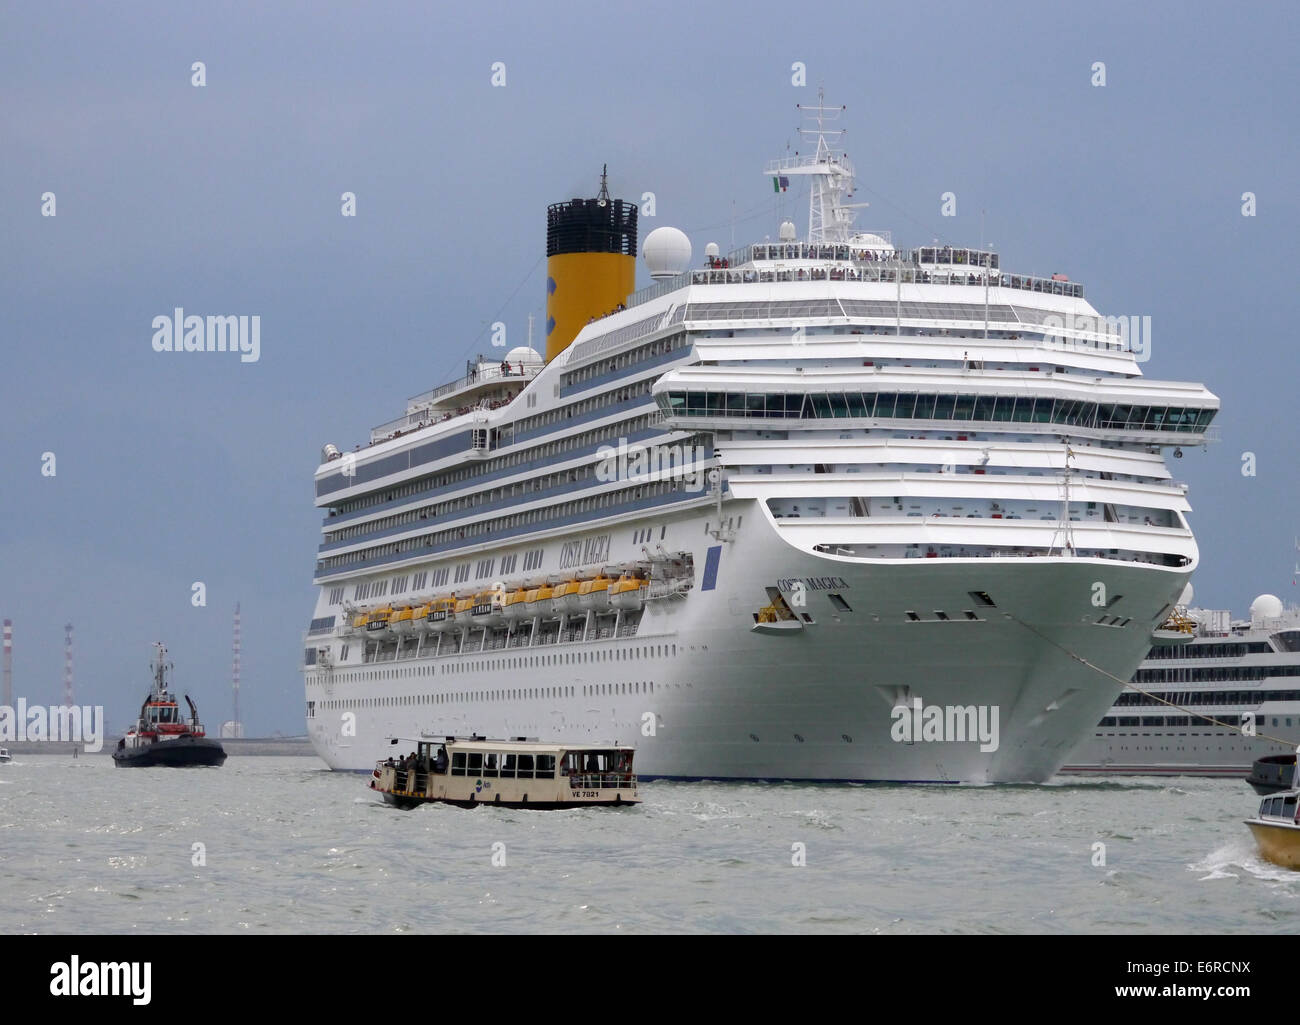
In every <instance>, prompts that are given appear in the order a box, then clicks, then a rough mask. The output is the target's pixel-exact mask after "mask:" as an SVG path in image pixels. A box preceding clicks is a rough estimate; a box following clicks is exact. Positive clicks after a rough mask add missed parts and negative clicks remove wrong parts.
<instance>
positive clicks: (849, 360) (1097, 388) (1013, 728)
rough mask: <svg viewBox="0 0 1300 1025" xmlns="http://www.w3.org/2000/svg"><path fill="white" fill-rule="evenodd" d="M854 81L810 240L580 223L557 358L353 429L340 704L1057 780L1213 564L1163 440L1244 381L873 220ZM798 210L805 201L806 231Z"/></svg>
mask: <svg viewBox="0 0 1300 1025" xmlns="http://www.w3.org/2000/svg"><path fill="white" fill-rule="evenodd" d="M840 110H841V108H834V109H832V108H829V107H826V106H824V105H822V104H821V103H819V104H817V105H816V106H814V107H812V108H805V115H806V116H809V117H810V119H811V120H810V122H809V127H808V129H807V132H808V134H807V138H808V139H809V142H810V151H809V152H807V153H805V154H803V155H796V156H792V157H787V158H785V159H782V160H778V161H773V162H772V163H771V164H770V165H769V166H768V167H767V168H766V172H765V173H766V174H767V175H768V177H769V178H770V184H771V186H772V188H773V189H775V190H778V191H780V190H783V189H784V188H785V187H786V186H788V184H789V182H790V181H791V180H792V179H794V180H798V179H802V180H803V181H804V182H806V186H807V189H808V228H807V233H806V237H805V238H804V239H803V240H798V239H797V238H796V231H795V227H794V225H793V224H792V223H790V222H788V221H784V222H782V223H781V224H780V227H779V231H778V232H777V234H778V239H779V241H776V242H772V241H763V242H759V243H755V244H753V245H748V246H745V247H744V248H742V249H740V250H738V251H736V252H733V253H731V254H729V255H727V256H722V255H721V254H720V253H719V252H718V250H717V247H716V246H714V245H713V244H710V245H709V246H708V247H707V248H706V253H705V259H704V260H703V261H702V264H703V266H700V267H697V268H695V269H691V262H692V261H691V256H690V249H691V246H690V242H689V240H688V239H687V238H686V236H685V235H684V234H683V233H682V232H680V231H677V230H676V229H673V228H659V229H657V230H656V231H654V232H652V233H651V234H650V235H649V237H648V238H647V239H646V240H645V245H644V254H643V255H644V257H645V261H646V263H647V266H648V270H649V272H650V275H651V277H652V278H653V279H654V282H653V284H651V285H649V286H648V287H645V288H642V289H641V290H640V291H636V292H634V291H633V287H634V277H635V264H636V253H637V238H636V235H637V214H638V210H637V207H636V206H635V205H634V204H631V203H627V202H624V201H620V200H614V199H611V198H610V197H609V195H608V193H607V191H606V190H605V188H604V185H603V182H602V188H601V193H600V195H599V197H598V198H596V199H575V200H572V201H569V202H565V203H559V204H556V205H554V206H552V207H551V208H550V209H549V210H548V230H547V252H548V264H547V269H548V279H547V291H548V295H547V314H548V317H547V324H546V333H547V352H546V356H545V358H543V357H542V356H541V355H539V354H538V353H536V352H533V351H532V350H531V349H528V348H520V349H515V350H512V351H510V352H505V350H504V349H502V350H499V354H498V355H494V356H491V357H481V358H479V359H478V360H476V361H473V362H471V364H470V365H469V366H468V367H467V373H466V375H465V376H464V377H462V378H459V379H458V380H455V381H452V382H449V383H447V384H444V385H443V386H441V387H439V388H435V389H433V390H432V391H428V392H424V393H423V394H420V395H417V396H415V397H414V398H412V399H409V400H408V401H407V405H406V411H405V413H404V414H403V415H402V416H401V417H400V418H398V419H397V420H395V421H393V422H390V423H387V424H384V425H383V426H381V427H378V428H375V429H374V430H373V431H372V432H371V436H370V443H369V444H368V445H366V446H365V447H358V449H357V450H356V451H354V452H348V453H340V451H339V450H338V449H337V448H335V447H334V446H332V445H330V446H326V448H325V449H324V450H323V453H322V457H323V461H322V463H321V465H320V466H319V467H318V468H317V470H316V474H315V490H316V505H317V507H318V508H320V509H322V510H323V511H324V516H325V518H324V522H323V524H322V528H321V529H322V535H323V536H322V540H321V544H320V548H319V552H318V555H317V560H316V573H315V582H316V583H317V584H318V585H319V587H320V592H319V597H318V600H317V604H316V610H315V614H314V617H313V619H312V622H311V625H310V628H309V630H308V632H307V634H306V638H305V658H304V667H303V668H304V677H305V687H306V703H307V708H306V715H307V725H308V728H309V732H310V736H311V738H312V742H313V744H314V745H315V749H316V751H317V752H318V753H319V754H320V756H321V757H322V758H323V759H324V760H325V761H326V762H327V763H328V764H329V765H330V766H332V767H334V768H338V769H354V770H357V769H365V770H368V769H369V768H370V767H371V766H373V765H374V763H375V761H376V759H377V758H380V757H382V756H383V755H385V754H387V753H389V752H390V751H391V748H390V747H389V738H390V737H404V738H410V737H412V736H415V735H417V734H422V733H427V734H429V735H446V734H457V735H465V734H470V733H477V734H482V735H487V736H496V737H512V736H524V737H540V738H543V739H546V740H554V741H565V742H578V741H582V742H593V741H599V742H602V743H603V742H610V743H614V742H617V743H633V744H635V745H636V747H637V763H638V769H639V771H640V774H641V775H642V776H643V777H649V778H654V777H671V778H685V779H692V778H712V779H792V780H861V781H876V780H879V781H969V782H990V781H1042V780H1045V779H1047V778H1048V777H1050V776H1051V775H1052V774H1053V773H1055V772H1056V771H1057V769H1059V768H1060V766H1061V765H1062V764H1063V762H1064V761H1065V760H1066V758H1067V757H1068V756H1069V754H1070V752H1071V751H1072V750H1073V749H1074V747H1075V746H1076V744H1078V743H1079V742H1080V741H1081V740H1082V739H1083V738H1085V737H1086V736H1088V735H1089V734H1091V733H1092V731H1093V730H1094V728H1095V726H1096V724H1097V722H1098V720H1099V719H1100V718H1101V717H1102V715H1103V713H1105V712H1106V710H1107V709H1108V708H1109V707H1110V706H1111V704H1112V703H1113V702H1114V700H1115V697H1116V695H1117V694H1118V693H1119V690H1120V687H1121V683H1120V682H1117V681H1123V680H1127V679H1129V677H1130V676H1131V675H1132V673H1133V671H1134V669H1135V668H1136V667H1137V665H1138V663H1139V662H1140V661H1141V659H1142V657H1143V656H1144V655H1145V654H1146V652H1147V650H1148V649H1149V648H1150V647H1151V645H1152V643H1153V631H1155V630H1156V629H1157V628H1159V627H1160V626H1161V624H1162V623H1163V622H1164V620H1165V618H1166V616H1167V614H1168V613H1169V612H1170V610H1171V609H1172V608H1173V606H1174V603H1175V601H1176V599H1177V598H1178V596H1179V594H1180V593H1181V592H1182V591H1183V589H1184V586H1185V585H1186V583H1187V581H1188V578H1189V576H1190V575H1191V573H1192V572H1193V570H1194V569H1195V568H1196V565H1197V561H1198V554H1197V548H1196V543H1195V541H1194V539H1193V536H1192V531H1191V529H1190V528H1189V526H1188V523H1187V520H1186V518H1185V514H1186V513H1187V511H1188V510H1189V505H1188V502H1187V498H1186V487H1185V486H1184V485H1182V484H1180V483H1178V482H1177V481H1175V480H1173V479H1171V474H1170V472H1169V470H1168V468H1167V467H1166V465H1165V461H1164V459H1163V452H1164V451H1165V450H1166V449H1169V448H1175V447H1177V446H1188V445H1197V444H1203V443H1204V442H1205V441H1206V440H1207V434H1208V425H1209V423H1210V421H1211V420H1212V419H1213V417H1214V415H1215V413H1216V411H1217V409H1218V400H1217V398H1216V397H1215V396H1214V395H1213V394H1211V393H1210V392H1209V391H1207V390H1206V389H1205V387H1203V386H1202V385H1200V384H1189V383H1176V382H1167V381H1152V380H1147V379H1144V378H1143V377H1142V375H1141V371H1140V368H1139V363H1138V360H1137V358H1136V355H1135V351H1134V349H1135V346H1134V345H1131V344H1126V342H1125V337H1124V334H1123V333H1122V332H1121V331H1120V329H1119V328H1118V327H1117V325H1116V322H1115V320H1113V319H1112V320H1110V321H1107V319H1106V318H1101V317H1099V316H1098V314H1097V312H1096V311H1095V310H1094V309H1093V307H1092V306H1091V305H1090V304H1089V303H1088V301H1087V300H1086V299H1085V297H1084V290H1083V287H1082V285H1080V284H1078V283H1076V282H1071V281H1068V280H1065V279H1064V278H1063V277H1062V276H1061V275H1056V274H1052V275H1050V276H1042V277H1038V276H1030V275H1024V274H1010V273H1007V272H1006V271H1004V270H1002V269H1001V266H1000V261H999V258H998V256H997V254H995V253H993V252H991V251H986V250H973V249H964V248H959V247H954V246H951V245H939V244H935V245H926V246H921V247H919V248H915V249H901V248H896V247H895V246H894V245H893V244H892V241H891V238H890V235H889V234H888V233H887V232H882V231H876V232H862V231H858V230H856V229H855V228H854V226H853V217H854V206H855V205H857V204H850V203H848V202H847V200H848V199H849V198H850V197H851V195H852V190H853V169H852V166H851V164H850V163H849V161H848V159H847V158H846V157H845V156H844V155H842V154H841V153H839V152H835V151H834V144H836V143H838V141H839V139H838V134H837V132H836V131H835V130H834V128H833V124H832V119H833V118H834V117H836V116H838V114H839V113H840ZM774 223H775V218H774Z"/></svg>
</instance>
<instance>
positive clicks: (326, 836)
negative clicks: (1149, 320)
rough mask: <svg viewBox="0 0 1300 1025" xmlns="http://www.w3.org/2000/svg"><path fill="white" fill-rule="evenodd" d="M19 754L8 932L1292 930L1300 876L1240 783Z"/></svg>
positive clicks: (3, 792)
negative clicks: (1036, 782)
mask: <svg viewBox="0 0 1300 1025" xmlns="http://www.w3.org/2000/svg"><path fill="white" fill-rule="evenodd" d="M16 757H17V760H16V761H15V762H14V763H13V764H11V765H5V766H0V894H2V895H3V896H2V897H0V931H3V932H7V933H14V932H77V933H81V932H130V931H141V932H150V933H154V932H185V933H189V932H222V933H226V932H250V933H268V932H282V933H290V932H343V933H347V932H362V933H371V932H534V931H536V932H542V931H555V930H578V931H608V932H614V931H626V932H646V931H691V932H713V931H724V932H759V931H789V932H885V933H918V932H920V933H933V932H1005V933H1015V932H1112V931H1113V932H1172V931H1180V932H1181V931H1197V932H1200V931H1216V932H1218V931H1224V932H1252V933H1255V932H1263V933H1269V932H1276V933H1293V932H1297V931H1300V873H1291V872H1287V871H1284V870H1282V869H1278V868H1275V867H1273V866H1271V865H1269V864H1267V863H1265V862H1261V861H1260V860H1259V858H1258V857H1257V856H1256V854H1255V848H1254V843H1253V841H1252V840H1251V837H1250V833H1249V830H1247V829H1246V827H1245V826H1244V825H1243V824H1242V819H1244V818H1245V817H1247V816H1248V815H1249V814H1251V813H1252V811H1253V810H1254V808H1255V807H1256V804H1257V799H1256V798H1255V796H1254V793H1253V791H1251V790H1250V788H1249V787H1247V786H1246V784H1245V783H1244V782H1237V781H1232V780H1202V779H1196V778H1192V777H1184V778H1179V779H1174V780H1140V779H1135V780H1133V781H1130V782H1125V783H1116V782H1114V781H1106V782H1099V781H1098V782H1094V781H1070V782H1066V783H1063V784H1061V785H1052V786H1041V787H904V786H871V787H861V786H808V785H779V786H771V785H757V784H714V783H651V784H647V785H646V786H645V788H644V792H645V798H646V800H645V803H644V804H642V805H641V806H640V807H637V808H631V809H620V810H613V809H591V810H579V811H510V810H500V809H493V808H479V809H473V810H461V809H456V808H446V807H438V806H426V807H423V808H419V809H416V810H415V811H410V812H400V811H396V810H394V809H391V808H388V807H386V806H384V805H383V804H381V803H379V802H378V801H377V800H376V799H375V798H374V797H373V795H372V794H371V793H370V792H369V791H368V790H367V789H366V777H364V776H361V775H355V774H344V773H332V772H329V771H328V770H326V769H325V768H324V767H323V765H322V763H320V762H318V761H317V760H316V759H314V758H275V757H243V758H240V757H232V758H230V759H229V760H228V761H227V762H226V764H225V766H224V767H222V768H220V769H193V770H173V769H131V770H129V771H122V770H118V769H116V768H115V767H114V766H113V764H112V762H111V760H110V759H108V758H107V757H103V756H83V757H81V758H79V759H77V760H73V759H72V758H70V757H68V756H64V755H19V756H16ZM1096 843H1103V844H1105V845H1106V850H1105V855H1106V865H1105V866H1104V867H1096V866H1094V865H1093V860H1094V853H1093V845H1094V844H1096ZM195 844H202V845H203V854H204V856H205V858H206V864H205V865H197V866H196V865H195V864H193V861H194V859H195V847H194V845H195ZM796 844H802V845H804V850H805V852H806V855H805V856H806V861H807V864H806V866H804V867H796V866H794V865H793V864H792V860H794V859H795V858H796V851H795V848H794V845H796ZM496 845H504V847H500V846H496ZM494 851H495V853H496V860H497V861H500V860H501V855H502V854H504V860H505V864H504V865H494V863H493V855H494Z"/></svg>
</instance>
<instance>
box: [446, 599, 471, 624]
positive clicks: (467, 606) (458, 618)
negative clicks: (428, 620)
mask: <svg viewBox="0 0 1300 1025" xmlns="http://www.w3.org/2000/svg"><path fill="white" fill-rule="evenodd" d="M473 614H474V599H473V598H472V597H470V598H457V599H456V608H455V609H454V610H452V612H451V615H450V616H448V618H449V619H452V620H454V624H453V625H455V626H466V625H468V624H469V619H470V616H472V615H473Z"/></svg>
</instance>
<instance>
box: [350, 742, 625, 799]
mask: <svg viewBox="0 0 1300 1025" xmlns="http://www.w3.org/2000/svg"><path fill="white" fill-rule="evenodd" d="M426 736H427V735H426ZM391 743H393V744H400V743H402V741H401V740H400V738H394V739H393V740H392V741H391ZM409 743H412V744H413V745H414V750H412V751H411V752H410V753H409V754H407V755H404V756H402V757H394V758H388V759H385V760H383V761H381V762H378V763H376V765H375V771H374V772H373V773H372V774H371V779H370V789H371V790H374V791H375V792H376V793H379V794H380V795H382V796H383V798H384V801H385V802H386V803H388V804H391V805H393V806H395V807H397V808H403V809H408V808H414V807H415V806H416V805H418V804H425V803H438V804H453V805H456V806H457V807H460V808H475V807H477V806H478V805H480V804H490V805H493V806H494V807H501V808H538V809H545V808H587V807H591V806H593V805H624V804H639V803H640V802H641V797H640V794H639V793H638V791H637V782H636V776H634V775H633V774H632V748H630V747H617V746H612V745H604V746H602V745H596V744H543V743H539V742H538V741H536V740H528V739H526V738H524V737H516V738H515V739H513V740H488V739H486V738H484V737H478V736H475V737H447V738H446V739H445V740H442V741H437V740H428V739H424V740H417V741H410V742H409Z"/></svg>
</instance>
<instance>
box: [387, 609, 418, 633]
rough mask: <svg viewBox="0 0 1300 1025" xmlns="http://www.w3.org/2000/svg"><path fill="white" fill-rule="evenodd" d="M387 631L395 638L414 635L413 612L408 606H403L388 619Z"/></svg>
mask: <svg viewBox="0 0 1300 1025" xmlns="http://www.w3.org/2000/svg"><path fill="white" fill-rule="evenodd" d="M388 629H390V630H391V631H392V632H393V635H394V636H396V637H410V636H411V634H413V633H415V610H414V609H412V608H411V606H409V605H403V606H402V607H401V608H400V609H396V610H395V611H394V612H393V614H392V615H391V616H389V617H388Z"/></svg>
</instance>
